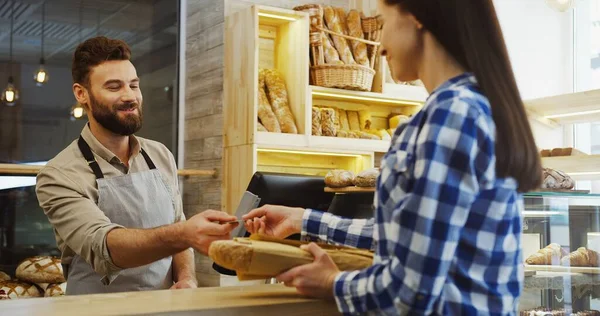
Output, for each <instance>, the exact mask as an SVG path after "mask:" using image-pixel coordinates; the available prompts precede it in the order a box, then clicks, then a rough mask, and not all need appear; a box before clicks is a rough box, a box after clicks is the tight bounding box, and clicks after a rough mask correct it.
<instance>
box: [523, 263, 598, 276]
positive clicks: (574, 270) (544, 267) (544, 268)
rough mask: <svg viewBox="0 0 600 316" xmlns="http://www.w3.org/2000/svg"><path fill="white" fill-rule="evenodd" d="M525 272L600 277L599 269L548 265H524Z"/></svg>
mask: <svg viewBox="0 0 600 316" xmlns="http://www.w3.org/2000/svg"><path fill="white" fill-rule="evenodd" d="M525 271H544V272H559V273H582V274H597V275H600V268H594V267H563V266H550V265H528V264H526V265H525Z"/></svg>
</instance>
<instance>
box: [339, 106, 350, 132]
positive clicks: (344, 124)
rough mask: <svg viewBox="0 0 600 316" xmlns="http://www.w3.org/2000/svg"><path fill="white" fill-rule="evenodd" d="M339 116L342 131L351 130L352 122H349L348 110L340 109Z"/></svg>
mask: <svg viewBox="0 0 600 316" xmlns="http://www.w3.org/2000/svg"><path fill="white" fill-rule="evenodd" d="M338 115H339V117H340V129H343V130H348V131H349V130H350V122H349V121H348V113H347V112H346V110H342V109H340V110H339V111H338Z"/></svg>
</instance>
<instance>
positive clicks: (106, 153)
mask: <svg viewBox="0 0 600 316" xmlns="http://www.w3.org/2000/svg"><path fill="white" fill-rule="evenodd" d="M89 124H90V123H87V124H85V126H84V127H83V130H82V131H81V137H83V140H85V142H86V143H88V145H89V146H90V149H92V151H93V152H94V153H95V154H96V155H98V156H100V158H102V159H104V160H106V161H108V162H112V161H120V160H119V157H117V155H115V154H114V153H113V152H112V151H110V150H109V149H108V148H106V147H104V145H102V143H100V141H98V139H97V138H96V136H94V134H92V130H91V129H90V126H89ZM129 148H130V150H131V157H130V159H132V158H134V157H135V156H137V154H139V153H140V151H141V149H142V147H141V145H140V142H139V140H138V139H137V137H135V136H134V135H130V136H129Z"/></svg>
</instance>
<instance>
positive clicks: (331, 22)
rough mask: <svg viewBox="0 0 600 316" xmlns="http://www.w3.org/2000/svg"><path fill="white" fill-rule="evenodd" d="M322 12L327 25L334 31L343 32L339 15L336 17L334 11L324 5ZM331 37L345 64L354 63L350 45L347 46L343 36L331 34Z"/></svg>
mask: <svg viewBox="0 0 600 316" xmlns="http://www.w3.org/2000/svg"><path fill="white" fill-rule="evenodd" d="M323 14H324V16H325V22H327V27H328V28H329V29H330V30H331V31H333V32H336V33H340V34H343V33H344V27H343V26H342V23H341V21H340V17H338V15H337V13H336V11H335V10H334V9H333V8H332V7H330V6H326V7H324V8H323ZM331 37H332V38H333V44H334V46H335V48H336V49H337V51H338V53H339V54H340V58H341V59H342V61H343V62H344V63H345V64H355V62H354V57H352V52H351V51H350V47H349V46H348V42H347V41H346V39H345V38H343V37H340V36H335V35H332V36H331Z"/></svg>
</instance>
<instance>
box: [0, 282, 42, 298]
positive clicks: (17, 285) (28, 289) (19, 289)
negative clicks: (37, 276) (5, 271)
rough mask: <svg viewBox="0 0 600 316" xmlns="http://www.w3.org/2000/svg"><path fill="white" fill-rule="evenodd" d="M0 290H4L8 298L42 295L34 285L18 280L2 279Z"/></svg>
mask: <svg viewBox="0 0 600 316" xmlns="http://www.w3.org/2000/svg"><path fill="white" fill-rule="evenodd" d="M0 291H4V293H6V295H7V296H8V297H9V298H10V299H16V298H30V297H41V296H42V293H40V290H38V288H37V287H36V286H35V285H33V284H29V283H25V282H20V281H2V282H0Z"/></svg>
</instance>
